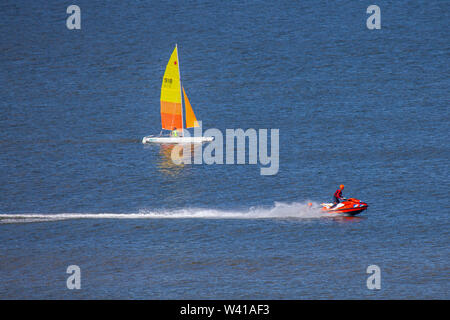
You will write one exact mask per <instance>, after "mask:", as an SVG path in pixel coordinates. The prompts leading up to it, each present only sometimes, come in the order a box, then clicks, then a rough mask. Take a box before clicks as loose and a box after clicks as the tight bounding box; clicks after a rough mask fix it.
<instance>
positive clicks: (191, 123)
mask: <svg viewBox="0 0 450 320" xmlns="http://www.w3.org/2000/svg"><path fill="white" fill-rule="evenodd" d="M183 95H184V106H185V107H186V128H194V127H199V125H198V122H197V118H196V117H195V114H194V110H192V106H191V103H190V102H189V99H188V97H187V95H186V91H184V87H183Z"/></svg>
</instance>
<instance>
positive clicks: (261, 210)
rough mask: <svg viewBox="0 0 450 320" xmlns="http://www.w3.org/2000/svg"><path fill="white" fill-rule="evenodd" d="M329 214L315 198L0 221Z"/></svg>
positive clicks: (23, 216) (15, 216) (2, 216)
mask: <svg viewBox="0 0 450 320" xmlns="http://www.w3.org/2000/svg"><path fill="white" fill-rule="evenodd" d="M324 216H330V214H329V213H324V212H322V211H321V210H320V205H319V204H318V203H315V202H305V203H298V202H293V203H282V202H275V203H274V205H273V206H271V207H252V208H249V209H247V210H219V209H205V208H185V209H175V210H146V209H142V210H139V212H137V213H56V214H54V213H48V214H34V213H30V214H0V223H24V222H39V221H59V220H69V219H190V218H203V219H286V218H294V219H314V218H321V217H324Z"/></svg>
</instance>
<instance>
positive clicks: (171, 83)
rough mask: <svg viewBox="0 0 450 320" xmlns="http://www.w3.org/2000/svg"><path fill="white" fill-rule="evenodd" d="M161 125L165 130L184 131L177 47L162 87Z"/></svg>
mask: <svg viewBox="0 0 450 320" xmlns="http://www.w3.org/2000/svg"><path fill="white" fill-rule="evenodd" d="M161 125H162V128H163V129H166V130H174V129H183V114H182V107H181V82H180V68H179V65H178V50H177V47H175V49H174V50H173V52H172V55H171V56H170V59H169V62H168V63H167V67H166V71H165V72H164V78H163V81H162V86H161Z"/></svg>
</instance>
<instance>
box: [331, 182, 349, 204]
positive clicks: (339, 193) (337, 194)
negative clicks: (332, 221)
mask: <svg viewBox="0 0 450 320" xmlns="http://www.w3.org/2000/svg"><path fill="white" fill-rule="evenodd" d="M342 190H344V185H343V184H341V185H340V186H339V189H337V190H336V192H335V193H334V194H333V203H334V204H333V206H332V207H331V208H334V207H335V206H337V204H338V203H340V202H341V201H342V200H346V199H345V198H344V197H343V196H342ZM331 208H330V209H331Z"/></svg>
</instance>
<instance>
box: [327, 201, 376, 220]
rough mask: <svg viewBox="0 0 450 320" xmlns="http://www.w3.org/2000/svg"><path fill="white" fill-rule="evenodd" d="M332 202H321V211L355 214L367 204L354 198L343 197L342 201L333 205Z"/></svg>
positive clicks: (364, 208)
mask: <svg viewBox="0 0 450 320" xmlns="http://www.w3.org/2000/svg"><path fill="white" fill-rule="evenodd" d="M333 205H334V203H322V211H325V212H328V213H343V214H346V215H351V216H355V215H357V214H359V213H361V212H363V211H364V210H366V209H367V207H368V206H369V205H368V204H367V203H365V202H362V201H361V200H358V199H355V198H349V199H344V201H342V202H340V203H338V204H337V205H336V206H334V207H333Z"/></svg>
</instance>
